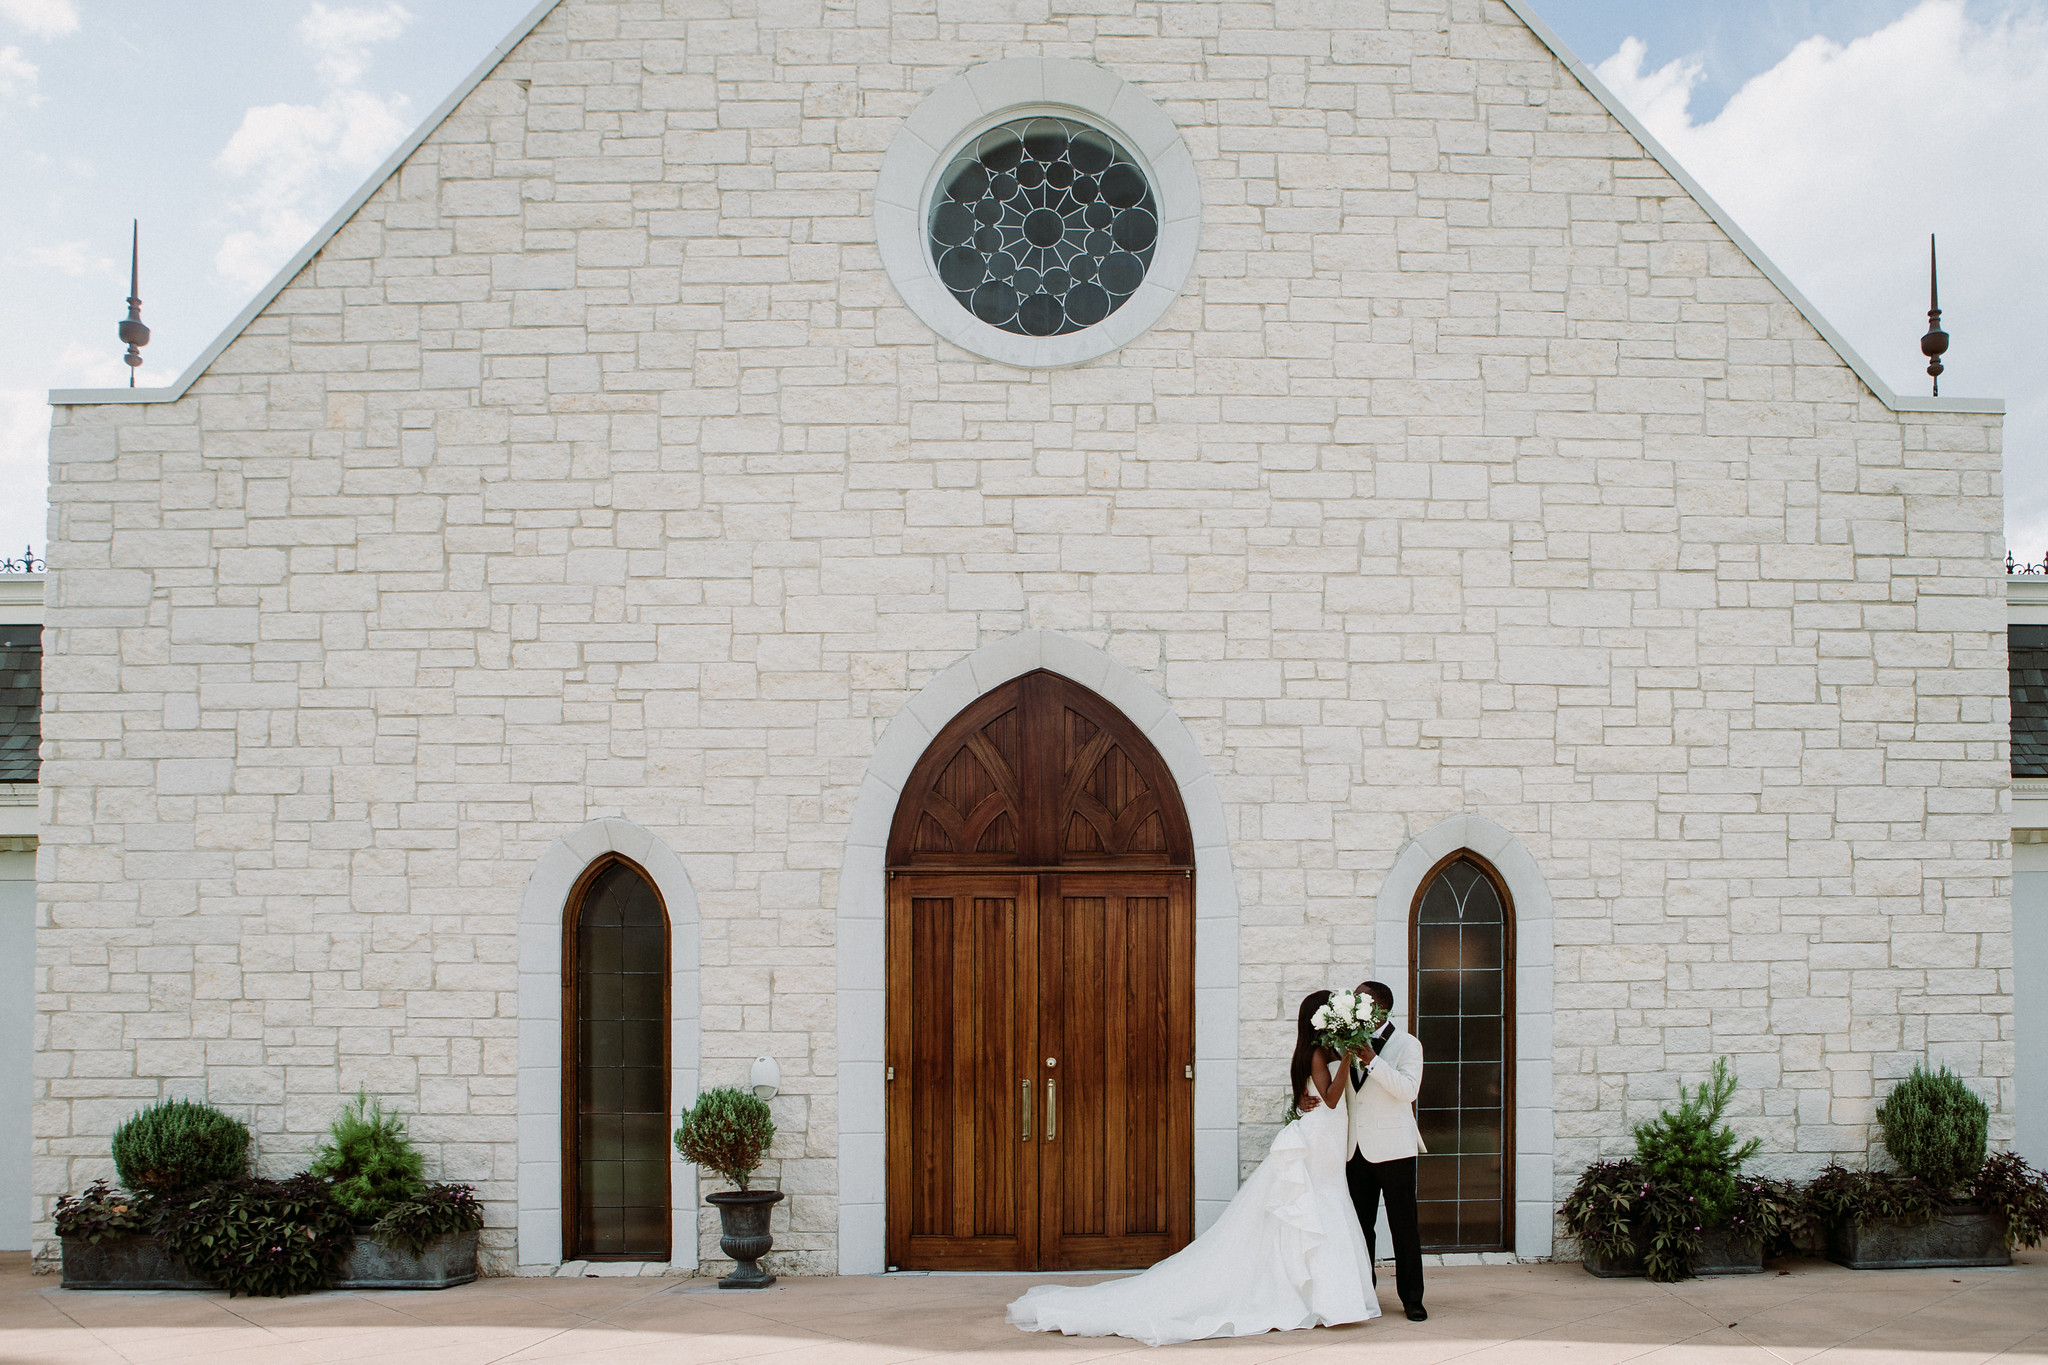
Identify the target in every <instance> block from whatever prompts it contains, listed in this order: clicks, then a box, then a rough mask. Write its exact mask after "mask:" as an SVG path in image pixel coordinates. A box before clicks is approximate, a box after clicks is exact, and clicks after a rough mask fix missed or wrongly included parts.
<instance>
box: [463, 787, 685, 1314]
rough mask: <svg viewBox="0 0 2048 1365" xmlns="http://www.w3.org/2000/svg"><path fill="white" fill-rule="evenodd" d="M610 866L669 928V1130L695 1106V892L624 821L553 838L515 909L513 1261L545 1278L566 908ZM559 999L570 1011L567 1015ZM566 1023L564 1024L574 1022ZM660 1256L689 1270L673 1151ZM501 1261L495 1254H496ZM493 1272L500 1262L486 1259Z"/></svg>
mask: <svg viewBox="0 0 2048 1365" xmlns="http://www.w3.org/2000/svg"><path fill="white" fill-rule="evenodd" d="M613 860H617V861H621V862H624V863H626V864H629V865H630V866H632V867H633V868H636V869H637V870H638V871H639V873H640V874H641V875H642V876H643V877H644V878H645V879H646V880H647V882H648V884H649V885H651V886H652V887H653V888H654V891H655V893H656V894H657V895H658V897H659V899H660V903H661V906H662V909H663V911H664V913H665V915H666V918H667V921H668V974H667V976H668V986H667V990H668V1013H667V1020H668V1068H667V1074H668V1096H667V1103H668V1105H669V1110H670V1112H669V1114H668V1116H667V1117H668V1125H669V1126H670V1127H672V1126H673V1120H674V1117H675V1113H676V1112H678V1111H680V1109H682V1108H683V1107H685V1106H687V1105H689V1104H692V1103H694V1102H695V1100H696V1097H697V1080H698V1066H699V1056H700V1045H699V1036H700V1030H699V1025H698V1010H699V990H698V963H699V960H700V947H699V928H698V916H697V894H696V889H695V887H694V886H693V885H692V884H691V881H690V877H689V874H688V873H687V872H686V871H684V869H683V864H682V861H681V859H679V858H677V857H676V855H675V852H674V850H672V849H671V848H669V846H668V845H667V844H666V843H664V842H663V841H662V840H661V839H660V838H659V837H658V836H656V835H655V834H653V833H651V832H650V831H648V830H646V829H643V828H641V827H640V826H639V825H637V824H635V823H633V822H632V821H631V820H626V819H622V818H620V817H617V816H610V817H606V818H603V819H597V820H592V821H590V822H589V823H588V824H585V825H583V826H582V827H580V828H578V829H575V830H573V831H571V832H570V833H568V834H565V835H563V836H562V837H561V838H559V839H557V840H555V841H554V842H553V843H551V844H549V845H548V846H547V848H546V850H545V851H544V852H543V853H542V854H541V855H540V857H539V858H538V859H537V860H536V861H535V862H534V865H533V871H532V873H531V874H530V875H529V876H528V878H527V883H526V890H525V893H524V895H523V896H522V897H521V899H520V906H519V977H518V980H519V992H518V1002H519V1005H518V1008H519V1084H518V1153H519V1176H518V1185H517V1188H518V1214H517V1216H518V1243H517V1249H516V1252H515V1257H516V1260H515V1262H514V1264H516V1266H517V1267H518V1269H519V1271H520V1273H522V1274H545V1273H547V1272H548V1271H549V1270H551V1269H552V1268H553V1267H554V1266H556V1265H558V1264H560V1263H561V1260H562V1255H563V1249H564V1244H565V1242H566V1241H567V1240H568V1238H567V1237H566V1236H565V1231H566V1229H565V1227H564V1223H565V1219H564V1213H565V1209H566V1208H573V1205H567V1206H565V1204H564V1200H563V1196H564V1194H565V1192H566V1190H565V1186H566V1185H567V1183H568V1182H567V1181H566V1180H565V1179H564V1169H563V1168H564V1161H563V1157H564V1156H565V1155H566V1152H565V1145H566V1144H565V1143H564V1141H563V1136H564V1135H563V1127H564V1122H563V1115H564V1114H565V1113H573V1112H574V1107H573V1106H565V1105H564V1104H563V1098H564V1094H563V1092H564V1090H565V1089H566V1087H565V1084H564V1081H565V1077H566V1076H568V1075H569V1074H570V1072H571V1069H570V1068H565V1067H564V1065H563V1061H564V1050H565V1032H568V1031H569V1030H565V1029H564V1023H565V1013H566V1015H567V1018H568V1019H569V1020H571V1021H573V1020H574V1018H575V1015H574V1013H573V1010H574V1006H573V1003H572V1002H570V1001H569V998H568V997H569V992H567V991H565V990H564V989H563V971H562V968H563V965H564V949H565V946H566V939H567V936H568V933H569V931H570V926H571V923H572V919H571V910H572V907H573V906H574V905H575V904H576V903H577V899H578V896H579V893H580V890H581V888H582V886H583V884H584V883H585V882H586V881H587V880H589V879H590V878H592V877H594V876H595V875H596V874H597V872H598V871H599V870H600V869H601V867H602V866H603V865H605V864H607V863H608V862H611V861H613ZM565 1003H567V1004H569V1006H570V1008H569V1010H568V1011H565V1009H564V1005H565ZM572 1028H573V1024H572ZM664 1158H665V1159H666V1160H667V1161H668V1162H669V1163H670V1166H669V1176H668V1178H669V1186H670V1199H669V1208H670V1214H669V1218H670V1222H669V1259H668V1262H667V1264H668V1265H669V1266H670V1267H671V1268H673V1269H677V1270H693V1269H695V1268H696V1267H697V1263H698V1255H697V1250H698V1232H697V1222H698V1215H699V1208H698V1201H697V1197H696V1178H695V1171H694V1170H693V1169H692V1168H691V1167H690V1166H688V1165H687V1164H686V1163H684V1162H683V1161H682V1159H681V1158H680V1157H678V1156H677V1155H676V1154H675V1152H674V1149H673V1147H672V1146H670V1147H668V1148H666V1149H665V1150H664ZM496 1254H497V1255H500V1256H502V1254H503V1253H502V1252H498V1253H496ZM496 1264H497V1265H498V1266H499V1267H500V1268H502V1269H509V1268H511V1267H509V1266H505V1265H504V1263H503V1262H502V1261H499V1262H497V1263H496Z"/></svg>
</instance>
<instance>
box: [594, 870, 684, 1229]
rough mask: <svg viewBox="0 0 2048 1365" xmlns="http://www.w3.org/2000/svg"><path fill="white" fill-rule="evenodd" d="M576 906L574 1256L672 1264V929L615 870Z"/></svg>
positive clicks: (644, 889)
mask: <svg viewBox="0 0 2048 1365" xmlns="http://www.w3.org/2000/svg"><path fill="white" fill-rule="evenodd" d="M577 909H578V914H577V920H576V954H577V977H576V985H577V991H576V997H577V998H576V1023H575V1027H576V1053H577V1056H578V1058H579V1060H580V1062H581V1065H580V1067H579V1068H578V1070H579V1075H578V1077H577V1087H576V1089H577V1094H578V1097H579V1112H578V1115H577V1137H578V1143H579V1152H578V1158H579V1159H578V1162H577V1178H578V1179H577V1184H578V1201H579V1207H578V1208H577V1210H576V1217H575V1227H576V1229H577V1235H578V1239H579V1240H578V1246H577V1248H576V1251H577V1254H580V1255H589V1256H616V1257H624V1258H632V1259H644V1260H667V1259H668V1257H669V1192H668V1160H669V1158H668V1119H669V1115H668V1073H667V1070H666V1068H665V1065H664V1055H665V1054H664V1050H663V1040H664V1039H665V1037H666V1035H667V1031H668V1027H669V1022H668V1019H667V1017H666V1011H665V1009H664V1001H663V987H664V984H665V983H666V981H667V979H668V929H667V923H666V920H665V918H664V916H663V914H662V910H661V902H660V899H659V898H658V897H657V896H656V895H655V893H654V888H653V887H651V886H649V885H648V884H647V882H646V881H645V880H644V879H643V878H642V877H641V876H640V875H639V874H638V873H637V872H635V871H634V870H633V869H632V868H630V867H627V866H625V865H624V864H618V863H615V864H613V865H611V866H609V867H606V868H604V869H603V870H602V871H600V872H599V873H598V874H597V875H596V876H595V877H593V878H592V879H591V881H590V883H589V885H588V887H587V888H586V889H585V892H584V896H583V900H582V902H581V904H580V905H579V906H578V908H577Z"/></svg>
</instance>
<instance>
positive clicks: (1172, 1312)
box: [1009, 1098, 1380, 1346]
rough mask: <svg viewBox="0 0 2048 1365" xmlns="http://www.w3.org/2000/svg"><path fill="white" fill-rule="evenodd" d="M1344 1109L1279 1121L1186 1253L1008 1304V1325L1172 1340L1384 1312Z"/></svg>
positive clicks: (1047, 1288) (1155, 1342)
mask: <svg viewBox="0 0 2048 1365" xmlns="http://www.w3.org/2000/svg"><path fill="white" fill-rule="evenodd" d="M1344 1105H1345V1100H1343V1099H1341V1098H1340V1099H1339V1100H1338V1101H1337V1103H1336V1104H1335V1105H1318V1106H1317V1107H1316V1108H1314V1109H1311V1110H1310V1111H1309V1112H1308V1113H1307V1114H1306V1115H1304V1116H1303V1117H1302V1118H1301V1119H1299V1120H1298V1121H1296V1122H1294V1123H1290V1124H1288V1125H1287V1126H1286V1127H1284V1128H1282V1129H1281V1130H1280V1133H1279V1136H1277V1137H1275V1138H1274V1139H1273V1145H1272V1147H1271V1148H1270V1149H1269V1150H1268V1151H1267V1153H1266V1159H1265V1160H1264V1161H1262V1162H1260V1163H1259V1168H1258V1169H1257V1170H1256V1171H1253V1172H1252V1175H1251V1179H1249V1180H1247V1181H1245V1182H1244V1184H1243V1186H1242V1187H1240V1188H1239V1190H1238V1192H1237V1196H1236V1198H1234V1199H1232V1200H1231V1201H1230V1206H1229V1207H1228V1208H1226V1209H1224V1210H1223V1216H1222V1217H1220V1218H1218V1219H1217V1220H1216V1222H1215V1224H1214V1225H1213V1226H1212V1227H1211V1228H1210V1229H1209V1230H1208V1231H1207V1232H1205V1233H1203V1234H1202V1235H1201V1236H1199V1237H1197V1238H1196V1239H1195V1240H1194V1241H1192V1242H1190V1243H1189V1244H1188V1245H1187V1246H1185V1247H1183V1248H1182V1249H1181V1250H1180V1251H1178V1252H1176V1253H1175V1254H1173V1255H1171V1256H1169V1257H1167V1258H1166V1259H1165V1260H1163V1261H1161V1262H1159V1264H1157V1265H1155V1266H1153V1267H1152V1268H1151V1269H1150V1270H1147V1271H1145V1272H1144V1273H1143V1274H1141V1275H1132V1276H1129V1277H1127V1278H1125V1279H1120V1280H1106V1281H1104V1282H1103V1283H1101V1284H1091V1285H1058V1284H1047V1285H1040V1286H1039V1287H1038V1288H1036V1289H1033V1290H1031V1291H1030V1292H1029V1293H1027V1294H1025V1295H1024V1297H1023V1298H1021V1299H1018V1300H1017V1301H1016V1302H1014V1303H1012V1304H1011V1305H1010V1311H1009V1319H1010V1321H1011V1322H1013V1323H1015V1324H1016V1325H1017V1326H1019V1327H1021V1328H1023V1329H1024V1330H1025V1331H1027V1332H1065V1333H1066V1334H1067V1335H1068V1336H1076V1337H1106V1336H1120V1337H1130V1338H1131V1339H1133V1340H1135V1341H1142V1342H1144V1343H1145V1344H1146V1345H1148V1346H1166V1345H1170V1344H1171V1343H1173V1342H1176V1341H1196V1340H1200V1339H1201V1338H1204V1337H1245V1336H1253V1335H1256V1334H1257V1333H1260V1332H1285V1331H1290V1330H1292V1329H1294V1328H1298V1327H1316V1326H1324V1327H1329V1326H1335V1325H1336V1324H1338V1323H1345V1322H1364V1321H1365V1320H1366V1319H1367V1318H1376V1317H1378V1316H1379V1315H1380V1302H1379V1299H1378V1297H1377V1296H1376V1295H1374V1293H1373V1291H1372V1262H1371V1260H1370V1259H1369V1258H1368V1256H1367V1254H1366V1250H1365V1234H1364V1233H1363V1232H1361V1231H1360V1230H1359V1226H1358V1213H1357V1210H1356V1208H1355V1207H1354V1206H1353V1204H1352V1202H1351V1192H1350V1190H1349V1189H1348V1188H1347V1187H1346V1185H1345V1183H1344V1160H1345V1158H1346V1157H1347V1156H1348V1155H1349V1153H1348V1152H1347V1151H1346V1147H1347V1143H1346V1141H1345V1121H1344V1119H1345V1114H1344Z"/></svg>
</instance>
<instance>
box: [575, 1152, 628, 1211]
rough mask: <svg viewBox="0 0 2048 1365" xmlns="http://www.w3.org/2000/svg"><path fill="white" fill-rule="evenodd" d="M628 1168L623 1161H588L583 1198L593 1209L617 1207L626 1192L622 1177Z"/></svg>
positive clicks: (584, 1168) (584, 1171)
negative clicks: (620, 1197)
mask: <svg viewBox="0 0 2048 1365" xmlns="http://www.w3.org/2000/svg"><path fill="white" fill-rule="evenodd" d="M625 1168H626V1163H624V1162H623V1161H586V1162H584V1163H583V1198H584V1200H585V1201H586V1202H588V1203H589V1204H590V1205H591V1206H592V1207H593V1208H600V1209H602V1208H608V1207H613V1206H616V1205H617V1204H618V1202H619V1196H620V1194H621V1193H622V1192H623V1190H624V1185H623V1183H622V1179H621V1175H622V1172H624V1170H625Z"/></svg>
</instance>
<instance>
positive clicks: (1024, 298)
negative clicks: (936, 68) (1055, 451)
mask: <svg viewBox="0 0 2048 1365" xmlns="http://www.w3.org/2000/svg"><path fill="white" fill-rule="evenodd" d="M927 229H928V235H929V237H930V241H931V253H932V263H933V264H934V265H935V266H937V267H938V273H939V279H940V281H941V282H942V283H943V284H944V285H945V286H946V288H947V289H948V290H949V291H951V293H952V295H953V297H954V298H955V299H958V300H959V301H960V306H961V307H962V308H965V309H966V310H967V311H968V312H970V313H972V314H973V315H974V316H975V317H977V318H980V319H981V320H982V321H983V322H986V323H988V324H989V325H991V326H993V327H1000V328H1001V329H1002V330H1004V331H1006V332H1015V333H1017V334H1019V335H1021V336H1035V337H1046V336H1063V335H1065V334H1066V333H1068V332H1078V331H1080V330H1081V329H1082V328H1084V327H1091V326H1093V325H1094V324H1096V323H1098V322H1100V321H1102V320H1103V319H1104V318H1106V317H1108V316H1109V315H1110V314H1111V313H1114V312H1115V311H1116V310H1117V309H1118V308H1121V307H1122V306H1123V305H1124V303H1125V301H1126V300H1128V299H1129V298H1130V297H1131V295H1132V294H1134V293H1135V292H1137V288H1138V286H1139V285H1140V284H1141V283H1143V282H1144V279H1145V272H1146V271H1147V270H1148V269H1149V268H1150V267H1151V265H1152V251H1153V247H1154V246H1155V245H1156V244H1157V243H1158V240H1159V208H1158V205H1157V204H1156V203H1155V202H1154V201H1153V197H1152V185H1151V183H1150V181H1148V180H1147V179H1146V177H1145V172H1144V171H1143V170H1141V169H1140V168H1139V166H1138V163H1137V161H1136V159H1135V158H1133V157H1132V156H1131V154H1130V152H1128V151H1127V150H1125V149H1124V147H1123V146H1122V145H1121V144H1119V143H1118V142H1117V140H1116V139H1115V138H1113V137H1110V136H1109V135H1108V134H1107V133H1104V132H1102V131H1101V130H1100V129H1097V128H1091V127H1088V126H1087V125H1086V124H1082V123H1076V122H1074V121H1073V120H1072V119H1064V118H1053V117H1050V116H1040V117H1036V118H1023V119H1015V120H1013V121H1011V122H1009V123H1004V124H999V125H997V126H996V127H994V128H991V129H989V130H988V131H987V132H985V133H983V134H981V135H980V136H979V137H976V138H974V139H972V140H971V141H969V142H968V144H967V145H966V146H965V147H962V148H961V149H960V151H959V153H958V154H957V155H955V156H954V157H953V159H952V161H951V162H949V163H947V166H946V169H945V170H944V172H943V173H941V174H940V176H939V183H938V188H937V189H936V190H935V191H934V192H933V194H932V202H931V210H930V216H929V218H928V220H927Z"/></svg>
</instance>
